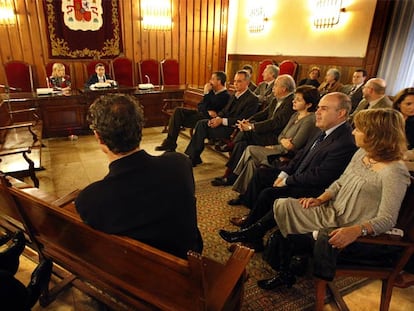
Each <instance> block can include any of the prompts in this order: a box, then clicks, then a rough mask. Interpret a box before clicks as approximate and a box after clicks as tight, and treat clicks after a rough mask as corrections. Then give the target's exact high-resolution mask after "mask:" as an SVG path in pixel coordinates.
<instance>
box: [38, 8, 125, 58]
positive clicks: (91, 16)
mask: <svg viewBox="0 0 414 311" xmlns="http://www.w3.org/2000/svg"><path fill="white" fill-rule="evenodd" d="M43 2H44V10H45V17H46V26H47V30H48V39H49V40H48V41H49V56H50V58H114V57H116V56H118V55H119V54H120V53H121V52H122V37H121V33H122V31H121V22H120V14H119V3H118V0H44V1H43Z"/></svg>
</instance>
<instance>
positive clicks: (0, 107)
mask: <svg viewBox="0 0 414 311" xmlns="http://www.w3.org/2000/svg"><path fill="white" fill-rule="evenodd" d="M28 112H29V113H31V114H32V115H33V121H28V122H14V121H13V116H16V115H17V114H19V113H25V114H27V113H28ZM41 139H42V122H41V120H40V119H39V117H38V116H37V114H36V109H35V108H30V109H24V110H15V111H12V110H9V109H8V107H7V104H6V103H5V102H3V101H2V102H0V157H1V160H0V170H1V171H3V172H5V173H16V172H27V173H28V175H29V176H30V177H31V179H32V180H33V183H34V185H35V186H36V187H38V186H39V180H38V179H37V178H36V175H35V169H38V168H40V167H41V148H42V143H41ZM29 154H30V155H29Z"/></svg>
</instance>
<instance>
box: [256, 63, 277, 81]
mask: <svg viewBox="0 0 414 311" xmlns="http://www.w3.org/2000/svg"><path fill="white" fill-rule="evenodd" d="M273 64H274V62H273V61H272V60H271V59H264V60H262V61H261V62H260V63H259V69H258V70H257V77H256V84H257V85H259V83H260V82H262V81H263V75H262V74H263V71H264V70H265V69H266V67H267V65H273Z"/></svg>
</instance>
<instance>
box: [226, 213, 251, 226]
mask: <svg viewBox="0 0 414 311" xmlns="http://www.w3.org/2000/svg"><path fill="white" fill-rule="evenodd" d="M247 217H248V215H244V216H241V217H231V218H230V223H232V224H233V225H235V226H237V227H243V225H244V224H245V223H246V220H247Z"/></svg>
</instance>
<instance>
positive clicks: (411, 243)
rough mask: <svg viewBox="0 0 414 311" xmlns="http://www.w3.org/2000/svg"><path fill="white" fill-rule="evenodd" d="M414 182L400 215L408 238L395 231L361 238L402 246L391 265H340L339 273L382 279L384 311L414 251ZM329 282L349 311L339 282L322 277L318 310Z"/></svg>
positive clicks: (318, 282) (339, 303) (340, 306)
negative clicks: (335, 283)
mask: <svg viewBox="0 0 414 311" xmlns="http://www.w3.org/2000/svg"><path fill="white" fill-rule="evenodd" d="M413 207H414V184H413V182H412V183H411V185H410V187H409V188H408V189H407V193H406V195H405V198H404V201H403V203H402V205H401V209H400V212H399V215H398V221H397V225H396V228H399V229H402V230H403V231H404V237H400V236H398V235H392V234H381V235H379V236H375V237H372V236H368V237H360V238H358V239H357V242H361V243H367V244H376V245H384V246H385V245H390V246H400V247H401V248H402V252H401V254H400V256H399V258H398V260H396V261H395V263H394V265H393V266H391V267H374V266H367V265H357V264H355V265H350V266H346V267H345V266H338V267H337V269H336V274H335V276H354V277H367V278H372V279H381V280H382V289H381V303H380V311H387V310H388V309H389V305H390V301H391V295H392V290H393V286H394V283H395V281H396V278H397V277H398V276H399V274H400V272H401V270H402V269H403V268H404V266H405V265H406V263H407V262H408V260H409V259H410V257H411V256H412V255H413V254H414V209H413ZM326 285H328V288H329V290H330V291H331V292H332V294H333V297H334V299H335V303H336V305H337V306H338V309H339V310H349V309H348V308H347V306H346V304H345V301H344V300H343V299H342V296H341V295H340V294H339V292H338V290H337V289H336V287H335V285H334V284H333V283H332V282H327V281H325V280H322V279H316V286H315V288H316V304H315V309H316V310H317V311H319V310H323V306H324V300H325V293H326Z"/></svg>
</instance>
